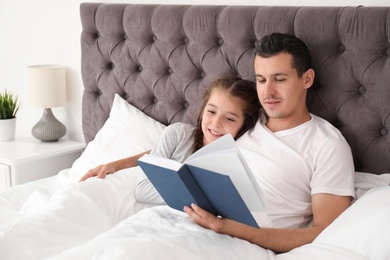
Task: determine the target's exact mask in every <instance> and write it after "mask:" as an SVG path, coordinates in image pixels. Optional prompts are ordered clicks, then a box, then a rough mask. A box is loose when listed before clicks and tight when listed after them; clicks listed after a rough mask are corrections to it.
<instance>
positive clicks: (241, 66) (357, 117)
mask: <svg viewBox="0 0 390 260" xmlns="http://www.w3.org/2000/svg"><path fill="white" fill-rule="evenodd" d="M80 10H81V21H82V28H83V32H82V37H81V48H82V77H83V82H84V86H85V91H84V95H83V131H84V135H85V139H86V141H87V142H88V141H90V140H92V139H93V138H94V136H95V134H96V133H97V131H98V130H99V129H100V128H101V127H102V125H103V124H104V122H105V120H106V119H107V117H108V115H109V111H110V107H111V105H112V101H113V97H114V94H115V93H119V94H120V95H121V96H122V97H124V98H125V99H126V100H127V101H128V102H130V103H131V104H133V105H135V106H136V107H138V108H139V109H141V110H142V111H144V112H145V113H146V114H148V115H150V116H152V117H153V118H155V119H157V120H159V121H161V122H162V123H164V124H170V123H173V122H178V121H184V122H189V123H195V118H196V114H197V112H198V103H199V100H200V98H201V96H202V94H203V90H204V88H205V87H206V86H208V84H209V83H210V82H211V81H212V80H213V79H215V78H216V77H218V76H220V75H222V74H237V75H239V76H241V77H243V78H245V79H251V80H254V72H253V56H254V44H255V42H256V41H257V40H259V39H260V38H261V37H262V36H264V35H265V34H268V33H271V32H273V31H279V32H285V33H291V34H295V35H296V36H298V37H300V38H301V39H303V40H304V41H305V42H306V43H307V45H308V47H309V49H310V51H311V54H312V60H313V67H314V69H315V71H316V80H317V81H316V83H315V86H313V87H312V88H311V90H310V93H309V100H308V105H309V109H310V111H311V112H312V113H314V114H317V115H319V116H321V117H323V118H325V119H327V120H328V121H330V122H331V123H332V124H334V125H335V126H336V127H338V128H339V129H340V130H341V132H342V133H343V134H344V136H345V137H346V139H347V141H348V142H349V144H350V146H351V148H352V151H353V155H354V160H355V166H356V170H357V171H364V172H372V173H376V174H380V173H384V172H390V137H389V130H390V116H389V115H390V58H389V56H390V7H277V6H199V5H194V6H179V5H131V4H101V3H82V4H81V9H80Z"/></svg>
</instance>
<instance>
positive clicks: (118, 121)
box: [57, 94, 165, 184]
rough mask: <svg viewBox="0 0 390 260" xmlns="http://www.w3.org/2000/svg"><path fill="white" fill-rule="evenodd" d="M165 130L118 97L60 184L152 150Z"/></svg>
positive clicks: (61, 177)
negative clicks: (108, 164) (107, 164)
mask: <svg viewBox="0 0 390 260" xmlns="http://www.w3.org/2000/svg"><path fill="white" fill-rule="evenodd" d="M164 128H165V126H164V125H163V124H161V123H160V122H158V121H156V120H154V119H152V118H151V117H149V116H147V115H146V114H144V113H143V112H142V111H140V110H138V109H137V108H136V107H134V106H132V105H130V104H129V103H128V102H127V101H125V100H124V99H122V98H121V97H120V96H119V95H118V94H115V97H114V102H113V105H112V108H111V112H110V116H109V118H108V119H107V121H106V122H105V124H104V125H103V127H102V128H101V129H100V131H99V132H98V133H97V134H96V137H95V139H94V140H93V141H91V142H89V144H88V145H87V147H86V149H85V151H84V152H83V153H82V155H81V156H80V158H78V159H77V160H76V161H75V162H74V163H73V165H72V167H71V169H70V170H69V171H62V172H60V173H59V174H58V179H57V180H58V182H59V183H60V184H69V183H74V182H77V181H78V180H79V179H80V178H81V177H82V176H83V175H84V174H85V173H87V171H88V170H89V169H92V168H94V167H95V166H97V165H99V164H104V163H108V162H111V161H114V160H118V159H122V158H125V157H129V156H132V155H135V154H138V153H141V152H144V151H147V150H150V149H152V148H153V146H154V144H155V142H156V141H157V139H158V138H159V136H160V135H161V133H162V131H163V130H164Z"/></svg>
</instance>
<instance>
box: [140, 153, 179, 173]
mask: <svg viewBox="0 0 390 260" xmlns="http://www.w3.org/2000/svg"><path fill="white" fill-rule="evenodd" d="M138 160H139V161H141V162H145V163H148V164H154V165H157V166H160V167H163V168H167V169H170V170H173V171H178V170H179V169H180V168H181V167H182V166H183V164H182V163H180V162H178V161H175V160H172V159H168V158H165V157H160V156H156V155H152V154H145V155H143V156H142V157H141V158H139V159H138Z"/></svg>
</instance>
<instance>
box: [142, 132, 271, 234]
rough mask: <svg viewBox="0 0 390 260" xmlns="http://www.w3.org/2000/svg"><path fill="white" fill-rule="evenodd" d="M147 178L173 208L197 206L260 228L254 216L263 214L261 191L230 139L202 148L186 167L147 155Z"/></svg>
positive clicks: (145, 165) (226, 136)
mask: <svg viewBox="0 0 390 260" xmlns="http://www.w3.org/2000/svg"><path fill="white" fill-rule="evenodd" d="M138 164H139V166H140V167H141V168H142V170H143V171H144V173H145V174H146V176H147V177H148V178H149V180H150V181H151V183H152V184H153V185H154V187H155V188H156V190H157V191H158V192H159V193H160V195H161V197H162V198H163V199H164V200H165V202H166V203H167V205H168V206H170V207H171V208H174V209H177V210H181V211H183V208H184V206H185V205H187V206H191V204H192V203H195V204H197V205H198V206H200V207H202V208H203V209H205V210H207V211H208V212H210V213H212V214H214V215H216V216H221V217H225V218H229V219H232V220H235V221H238V222H241V223H244V224H247V225H250V226H252V227H256V228H259V225H258V224H257V222H256V220H255V218H254V217H253V214H252V212H261V211H263V210H264V204H263V200H262V194H261V190H260V187H259V185H258V183H257V181H256V180H255V178H254V176H253V174H252V172H251V171H250V168H249V167H248V165H247V164H246V162H245V160H244V158H243V156H242V155H241V153H240V151H239V149H238V147H237V145H236V143H235V141H234V139H233V138H232V136H231V135H225V136H223V137H221V138H219V139H218V140H216V141H214V142H212V143H210V144H208V145H207V146H205V147H203V148H202V149H200V150H199V151H197V152H196V153H194V154H193V155H192V156H190V157H189V158H188V159H187V160H186V161H185V162H184V163H183V164H182V163H179V162H176V161H174V160H171V159H167V158H162V157H157V156H153V155H144V156H143V157H141V158H140V159H139V160H138Z"/></svg>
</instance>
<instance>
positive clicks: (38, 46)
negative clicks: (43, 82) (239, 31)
mask: <svg viewBox="0 0 390 260" xmlns="http://www.w3.org/2000/svg"><path fill="white" fill-rule="evenodd" d="M81 2H106V3H130V2H131V1H129V0H128V1H120V0H105V1H96V0H92V1H88V0H87V1H80V0H34V1H31V0H0V91H2V90H4V89H8V90H9V91H11V92H13V93H15V94H18V95H19V98H20V100H21V101H22V107H21V109H20V111H19V113H18V115H17V118H18V121H17V129H16V136H17V137H19V136H31V134H30V131H31V128H32V127H33V126H34V124H35V123H36V122H37V121H38V120H39V118H40V117H41V115H42V111H43V110H42V109H40V108H31V107H30V106H29V105H28V96H27V82H26V67H27V66H28V65H33V64H61V65H64V66H66V68H67V86H68V89H67V94H68V102H67V104H66V106H64V107H58V108H54V109H53V112H54V114H55V115H56V117H57V118H58V119H59V120H60V121H61V122H63V123H64V124H65V125H66V126H67V129H68V132H67V134H66V136H65V138H68V139H73V140H78V141H83V135H82V131H81V95H82V89H83V86H82V81H81V74H80V33H81V24H80V16H79V5H80V3H81ZM133 3H148V4H156V3H157V4H158V3H165V4H205V5H207V4H210V3H212V4H214V5H218V4H219V5H291V4H292V1H290V0H224V1H222V0H214V1H212V2H210V1H209V0H191V1H190V0H164V1H163V0H160V1H158V0H154V1H152V0H143V1H142V0H140V1H137V2H133ZM293 5H296V6H304V5H311V6H331V5H333V6H345V5H349V6H356V5H365V6H390V1H388V0H370V1H363V0H320V1H313V0H297V1H294V2H293Z"/></svg>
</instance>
